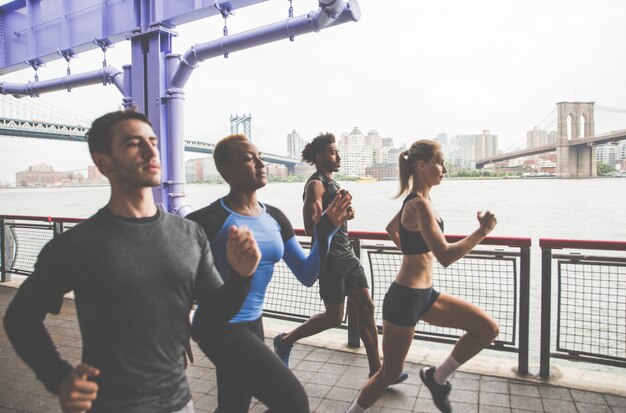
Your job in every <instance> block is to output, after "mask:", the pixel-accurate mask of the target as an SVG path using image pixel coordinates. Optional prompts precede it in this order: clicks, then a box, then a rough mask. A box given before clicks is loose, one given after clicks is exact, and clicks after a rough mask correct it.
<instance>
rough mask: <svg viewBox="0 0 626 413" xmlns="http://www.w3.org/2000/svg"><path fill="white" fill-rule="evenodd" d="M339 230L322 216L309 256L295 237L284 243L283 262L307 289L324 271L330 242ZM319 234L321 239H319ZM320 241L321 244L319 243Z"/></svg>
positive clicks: (316, 227) (316, 228)
mask: <svg viewBox="0 0 626 413" xmlns="http://www.w3.org/2000/svg"><path fill="white" fill-rule="evenodd" d="M338 229H339V227H336V226H334V225H333V224H332V222H331V221H330V219H328V217H327V216H326V215H322V218H321V219H320V222H318V224H317V225H316V226H315V235H316V236H315V241H314V242H313V245H312V247H311V251H310V253H309V255H308V256H307V255H306V254H305V252H304V250H303V249H302V246H301V245H300V242H298V240H297V239H296V236H295V235H294V236H293V237H291V238H289V239H288V240H286V241H285V242H284V244H285V253H284V254H283V260H284V261H285V263H287V266H288V267H289V269H290V270H291V271H292V272H293V273H294V275H295V276H296V278H297V279H298V281H300V282H301V283H302V284H304V285H306V286H307V287H310V286H312V285H313V284H315V281H316V280H317V277H318V276H319V274H320V272H321V271H322V270H323V269H324V264H325V263H326V256H327V255H328V251H329V249H330V241H331V239H332V238H333V235H335V233H336V232H337V230H338ZM318 234H320V236H321V237H317V235H318ZM318 239H319V240H320V242H318V241H317V240H318Z"/></svg>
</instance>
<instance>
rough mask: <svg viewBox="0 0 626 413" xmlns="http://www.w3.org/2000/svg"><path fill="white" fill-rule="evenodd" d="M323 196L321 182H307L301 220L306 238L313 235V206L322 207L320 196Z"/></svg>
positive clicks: (315, 180)
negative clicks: (317, 204)
mask: <svg viewBox="0 0 626 413" xmlns="http://www.w3.org/2000/svg"><path fill="white" fill-rule="evenodd" d="M323 195H324V184H323V183H322V181H320V180H317V179H314V180H311V181H309V183H308V184H307V185H306V188H304V205H303V206H302V220H303V222H304V231H305V232H306V234H307V235H308V236H311V237H312V236H314V234H315V211H316V208H315V204H316V203H319V204H320V206H322V208H323V205H322V196H323Z"/></svg>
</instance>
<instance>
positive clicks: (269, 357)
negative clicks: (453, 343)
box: [198, 318, 310, 413]
mask: <svg viewBox="0 0 626 413" xmlns="http://www.w3.org/2000/svg"><path fill="white" fill-rule="evenodd" d="M263 336H264V335H263V322H262V321H261V318H259V319H258V320H256V321H252V322H249V323H237V324H228V325H227V326H226V327H224V328H223V329H220V330H219V331H218V332H215V333H214V334H207V335H204V337H202V338H201V339H200V340H198V345H199V346H200V348H201V349H202V351H203V352H204V354H206V355H207V356H208V357H209V359H211V361H212V362H213V364H215V370H216V375H217V399H218V408H217V410H215V412H216V413H217V412H219V413H240V412H241V413H245V412H247V411H248V409H249V408H250V402H251V401H252V397H253V396H254V397H256V398H257V399H258V400H260V401H261V402H263V403H264V404H265V405H266V406H267V407H268V409H269V410H268V412H272V413H283V412H284V413H308V412H309V411H310V410H309V399H308V397H307V394H306V392H305V391H304V388H303V387H302V385H301V384H300V382H299V381H298V379H297V378H296V376H294V374H293V373H292V372H291V370H289V368H287V367H286V366H285V364H284V363H283V362H282V361H281V360H280V359H279V358H278V356H276V354H274V352H273V351H272V350H270V349H269V347H268V346H267V345H265V343H264V342H263Z"/></svg>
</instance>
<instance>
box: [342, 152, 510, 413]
mask: <svg viewBox="0 0 626 413" xmlns="http://www.w3.org/2000/svg"><path fill="white" fill-rule="evenodd" d="M399 164H400V165H399V166H400V192H399V194H398V196H401V195H403V194H405V193H407V192H408V195H407V197H406V198H405V199H404V202H403V204H402V208H400V212H398V213H397V214H396V216H395V217H394V218H393V219H392V220H391V222H390V223H389V225H388V226H387V232H388V233H389V236H390V237H391V239H392V240H393V241H394V242H395V244H396V245H397V246H398V247H399V248H400V250H402V264H401V267H400V271H399V273H398V275H397V276H396V279H395V281H394V282H393V283H392V284H391V286H390V287H389V290H388V291H387V294H386V295H385V299H384V301H383V355H384V359H383V365H382V367H381V369H380V370H378V372H377V373H376V374H375V375H374V376H373V377H372V378H371V379H370V380H369V381H368V382H367V383H366V384H365V385H364V386H363V388H362V389H361V393H360V394H359V397H358V398H357V400H355V402H354V403H353V404H352V406H351V407H350V409H349V410H348V413H361V412H364V411H365V409H367V408H369V407H370V406H372V405H373V404H374V403H375V402H376V400H377V399H378V398H379V397H380V395H381V394H382V393H383V391H384V390H385V389H386V388H387V386H389V385H390V384H392V383H393V382H394V381H395V380H396V379H397V377H398V374H400V372H402V369H403V366H404V361H405V359H406V355H407V353H408V351H409V348H410V346H411V343H412V342H413V334H414V333H415V325H416V324H417V321H418V320H420V319H421V320H424V321H425V322H427V323H429V324H433V325H437V326H443V327H452V328H459V329H462V330H465V331H466V334H465V335H463V336H462V337H461V338H460V339H459V340H458V341H457V343H456V345H455V346H454V349H453V350H452V353H451V354H450V355H449V356H448V358H447V359H446V360H445V361H444V362H443V363H442V364H440V365H439V366H437V367H436V368H435V367H431V368H427V369H424V370H422V371H421V373H420V377H421V378H422V381H423V382H424V384H425V385H426V387H427V388H428V389H429V390H430V392H431V395H432V397H433V401H434V402H435V405H436V406H437V408H439V410H441V411H442V412H450V411H452V409H451V406H450V402H449V400H448V395H449V393H450V389H451V386H450V382H448V381H447V379H448V377H449V376H450V375H451V374H452V373H453V372H454V371H455V370H456V369H457V368H458V367H459V366H460V365H461V364H463V363H465V362H466V361H467V360H469V359H470V358H472V357H474V356H475V355H476V354H477V353H478V352H480V351H481V350H482V349H483V348H485V347H487V346H488V345H489V344H490V343H491V342H492V341H493V340H494V339H495V338H496V336H497V335H498V331H499V330H498V325H497V324H496V322H495V320H494V319H493V318H491V316H489V315H488V314H487V313H485V312H484V311H483V310H481V309H480V308H478V307H477V306H475V305H474V304H471V303H468V302H466V301H463V300H461V299H460V298H457V297H454V296H451V295H449V294H445V293H439V292H438V291H436V290H434V289H433V276H432V265H433V260H434V259H435V258H436V259H437V260H438V261H439V262H440V263H441V264H442V265H443V266H444V267H447V266H448V265H450V264H452V263H454V262H455V261H457V260H459V259H460V258H462V257H463V256H465V255H466V254H467V253H468V252H470V251H471V250H472V249H473V248H474V247H475V246H476V245H477V244H478V243H479V242H480V241H481V240H482V239H483V238H485V237H486V236H487V234H489V233H490V232H491V230H493V228H494V227H495V225H496V218H495V216H494V215H493V214H492V213H490V212H489V211H487V212H485V213H480V212H479V213H477V218H478V223H479V227H478V229H477V230H476V231H474V232H473V233H472V234H471V235H469V236H467V237H465V238H463V239H462V240H460V241H458V242H455V243H452V244H449V243H448V242H447V241H446V238H445V236H444V235H443V221H442V220H441V218H439V216H438V214H437V212H436V211H435V210H434V208H433V205H432V202H431V201H430V190H431V188H432V187H433V186H435V185H439V184H440V183H441V180H442V179H443V176H444V174H445V173H446V172H447V171H446V167H445V166H444V159H443V153H442V152H441V147H440V146H439V144H438V143H437V142H434V141H431V140H420V141H417V142H415V143H413V145H411V147H410V148H409V150H407V151H405V152H403V153H402V154H400V159H399ZM409 188H410V190H409Z"/></svg>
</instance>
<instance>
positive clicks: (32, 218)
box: [0, 215, 85, 223]
mask: <svg viewBox="0 0 626 413" xmlns="http://www.w3.org/2000/svg"><path fill="white" fill-rule="evenodd" d="M0 219H17V220H23V221H44V222H72V223H76V222H81V221H84V220H85V218H59V217H40V216H31V215H0Z"/></svg>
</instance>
